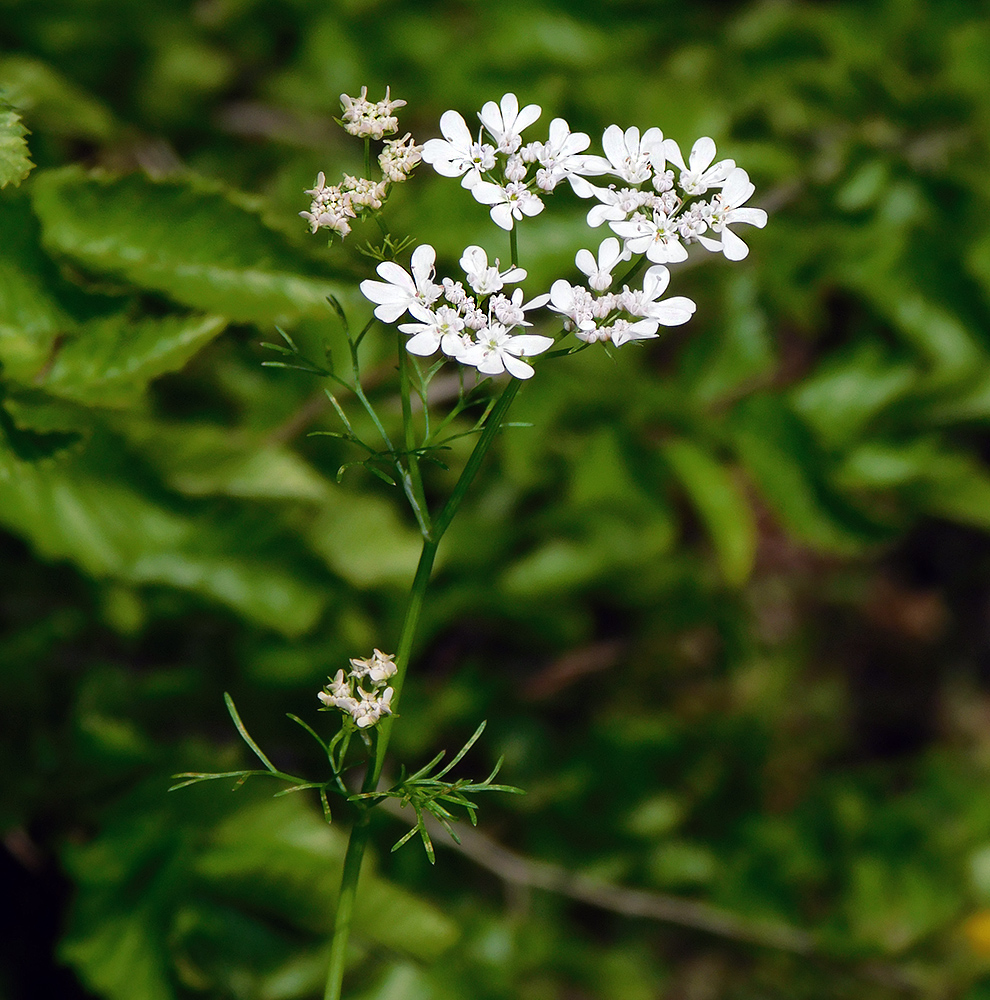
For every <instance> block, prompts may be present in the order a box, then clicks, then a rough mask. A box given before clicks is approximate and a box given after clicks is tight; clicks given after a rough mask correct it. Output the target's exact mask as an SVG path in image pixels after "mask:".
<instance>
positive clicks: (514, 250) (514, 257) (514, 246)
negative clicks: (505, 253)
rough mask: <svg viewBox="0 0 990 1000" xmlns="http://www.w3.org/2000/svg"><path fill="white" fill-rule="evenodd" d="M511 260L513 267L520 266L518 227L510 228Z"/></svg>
mask: <svg viewBox="0 0 990 1000" xmlns="http://www.w3.org/2000/svg"><path fill="white" fill-rule="evenodd" d="M509 260H510V261H511V262H512V266H513V267H518V266H519V243H518V241H517V239H516V227H515V226H513V227H512V228H511V229H510V230H509Z"/></svg>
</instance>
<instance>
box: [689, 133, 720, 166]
mask: <svg viewBox="0 0 990 1000" xmlns="http://www.w3.org/2000/svg"><path fill="white" fill-rule="evenodd" d="M714 159H715V140H714V139H710V138H709V137H708V136H707V135H705V136H702V137H701V138H700V139H699V140H698V141H697V142H696V143H695V144H694V145H693V146H692V147H691V156H690V161H689V162H690V164H691V171H692V172H698V173H701V172H702V171H703V170H707V169H708V167H709V166H710V165H711V162H712V160H714Z"/></svg>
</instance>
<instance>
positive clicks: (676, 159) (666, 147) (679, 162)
mask: <svg viewBox="0 0 990 1000" xmlns="http://www.w3.org/2000/svg"><path fill="white" fill-rule="evenodd" d="M663 153H664V156H666V157H667V159H668V160H670V162H671V163H673V164H674V165H675V166H676V167H678V168H679V169H680V170H687V167H686V166H685V165H684V157H683V156H681V147H680V146H678V145H677V143H676V142H674V140H673V139H664V141H663Z"/></svg>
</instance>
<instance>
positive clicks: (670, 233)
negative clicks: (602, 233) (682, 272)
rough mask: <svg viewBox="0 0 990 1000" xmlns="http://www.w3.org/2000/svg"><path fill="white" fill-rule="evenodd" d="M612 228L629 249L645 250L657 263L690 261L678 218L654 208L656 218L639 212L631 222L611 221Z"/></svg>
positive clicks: (650, 258) (642, 251)
mask: <svg viewBox="0 0 990 1000" xmlns="http://www.w3.org/2000/svg"><path fill="white" fill-rule="evenodd" d="M609 225H610V226H611V228H612V231H613V232H614V233H616V234H617V235H618V236H621V237H622V238H623V239H624V240H625V241H626V249H627V250H631V251H632V252H633V253H645V254H646V256H647V258H648V259H649V260H652V261H653V262H654V263H656V264H664V263H668V262H672V263H676V262H677V261H681V260H687V255H688V252H687V249H686V248H685V247H684V244H683V243H681V241H680V238H679V233H678V231H677V223H676V221H672V220H671V219H669V218H668V217H667V216H666V215H664V213H663V212H661V211H658V210H654V212H653V217H652V218H647V217H646V216H645V215H635V216H633V217H632V218H631V219H629V221H628V222H610V223H609Z"/></svg>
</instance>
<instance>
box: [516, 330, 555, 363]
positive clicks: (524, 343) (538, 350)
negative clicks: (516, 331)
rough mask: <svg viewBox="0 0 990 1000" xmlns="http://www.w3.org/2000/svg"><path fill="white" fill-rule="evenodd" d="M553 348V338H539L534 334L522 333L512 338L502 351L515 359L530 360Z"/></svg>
mask: <svg viewBox="0 0 990 1000" xmlns="http://www.w3.org/2000/svg"><path fill="white" fill-rule="evenodd" d="M551 347H553V337H540V336H538V335H537V334H535V333H522V334H520V335H519V336H518V337H513V338H512V339H511V340H510V341H509V342H508V343H507V344H506V345H505V348H504V350H505V351H508V353H509V354H514V355H516V357H522V358H531V357H533V355H535V354H542V353H543V352H544V351H546V350H549V349H550V348H551Z"/></svg>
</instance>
